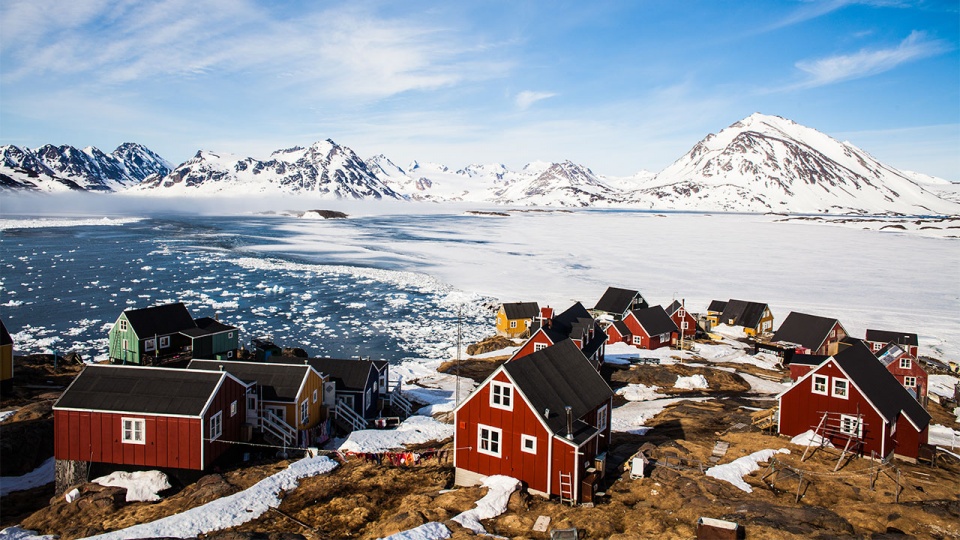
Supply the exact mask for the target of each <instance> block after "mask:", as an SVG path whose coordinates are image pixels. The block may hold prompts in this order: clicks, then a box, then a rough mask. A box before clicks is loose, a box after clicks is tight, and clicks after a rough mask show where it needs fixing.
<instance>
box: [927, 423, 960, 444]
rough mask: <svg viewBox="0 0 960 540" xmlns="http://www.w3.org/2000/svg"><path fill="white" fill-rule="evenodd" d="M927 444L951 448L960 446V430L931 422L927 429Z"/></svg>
mask: <svg viewBox="0 0 960 540" xmlns="http://www.w3.org/2000/svg"><path fill="white" fill-rule="evenodd" d="M927 444H932V445H934V446H942V447H944V448H950V449H953V448H958V447H960V430H958V429H952V428H949V427H947V426H942V425H940V424H930V428H929V429H928V431H927Z"/></svg>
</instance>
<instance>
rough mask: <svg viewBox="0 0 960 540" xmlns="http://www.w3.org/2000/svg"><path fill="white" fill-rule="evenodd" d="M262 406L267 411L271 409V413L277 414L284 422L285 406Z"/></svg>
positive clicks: (285, 417)
mask: <svg viewBox="0 0 960 540" xmlns="http://www.w3.org/2000/svg"><path fill="white" fill-rule="evenodd" d="M264 408H265V409H266V410H268V411H272V412H273V414H275V415H277V416H279V417H280V419H281V420H283V421H284V422H286V421H287V408H286V407H271V406H266V407H264Z"/></svg>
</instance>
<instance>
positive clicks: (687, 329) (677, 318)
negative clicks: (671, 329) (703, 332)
mask: <svg viewBox="0 0 960 540" xmlns="http://www.w3.org/2000/svg"><path fill="white" fill-rule="evenodd" d="M665 311H666V312H667V315H669V316H670V320H672V321H673V324H675V325H677V328H679V329H680V333H682V334H683V335H684V336H685V337H693V336H695V335H696V334H697V319H695V318H694V317H693V315H691V314H690V312H689V311H687V308H686V307H684V305H683V304H682V303H680V301H678V300H674V301H673V303H671V304H670V305H669V306H667V309H666V310H665Z"/></svg>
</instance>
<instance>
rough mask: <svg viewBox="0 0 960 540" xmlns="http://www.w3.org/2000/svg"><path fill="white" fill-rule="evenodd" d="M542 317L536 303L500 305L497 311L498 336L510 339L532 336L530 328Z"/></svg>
mask: <svg viewBox="0 0 960 540" xmlns="http://www.w3.org/2000/svg"><path fill="white" fill-rule="evenodd" d="M539 316H540V307H539V306H538V305H537V303H536V302H512V303H509V304H500V309H498V310H497V335H498V336H504V337H508V338H523V337H529V336H530V326H531V325H532V324H533V321H534V319H536V318H537V317H539Z"/></svg>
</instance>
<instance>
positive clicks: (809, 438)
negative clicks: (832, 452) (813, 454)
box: [790, 429, 833, 448]
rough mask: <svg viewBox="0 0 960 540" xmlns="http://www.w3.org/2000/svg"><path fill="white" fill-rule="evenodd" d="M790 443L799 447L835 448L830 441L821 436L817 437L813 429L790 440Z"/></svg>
mask: <svg viewBox="0 0 960 540" xmlns="http://www.w3.org/2000/svg"><path fill="white" fill-rule="evenodd" d="M790 442H792V443H793V444H796V445H799V446H808V445H811V444H812V445H814V446H820V445H823V446H826V447H827V448H833V444H831V443H830V441H829V440H825V439H824V438H823V437H821V436H820V435H817V434H816V432H814V431H813V430H812V429H808V430H807V431H804V432H803V433H801V434H799V435H797V436H796V437H794V438H792V439H790Z"/></svg>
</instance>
